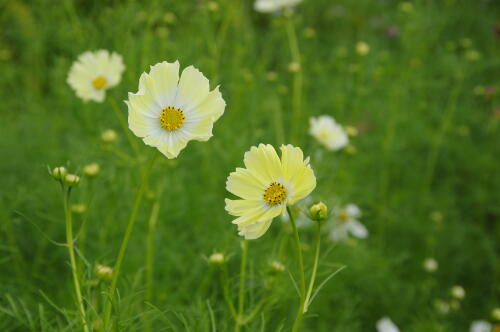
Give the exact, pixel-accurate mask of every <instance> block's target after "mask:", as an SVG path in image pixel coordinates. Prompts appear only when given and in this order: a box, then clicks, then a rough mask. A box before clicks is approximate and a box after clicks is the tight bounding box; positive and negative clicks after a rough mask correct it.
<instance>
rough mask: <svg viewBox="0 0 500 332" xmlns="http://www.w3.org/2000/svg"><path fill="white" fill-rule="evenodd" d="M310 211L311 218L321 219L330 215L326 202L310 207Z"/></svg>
mask: <svg viewBox="0 0 500 332" xmlns="http://www.w3.org/2000/svg"><path fill="white" fill-rule="evenodd" d="M309 213H310V214H311V219H313V220H317V221H321V220H324V219H326V217H327V216H328V207H327V206H326V204H325V203H323V202H319V203H317V204H314V205H312V206H311V207H310V208H309Z"/></svg>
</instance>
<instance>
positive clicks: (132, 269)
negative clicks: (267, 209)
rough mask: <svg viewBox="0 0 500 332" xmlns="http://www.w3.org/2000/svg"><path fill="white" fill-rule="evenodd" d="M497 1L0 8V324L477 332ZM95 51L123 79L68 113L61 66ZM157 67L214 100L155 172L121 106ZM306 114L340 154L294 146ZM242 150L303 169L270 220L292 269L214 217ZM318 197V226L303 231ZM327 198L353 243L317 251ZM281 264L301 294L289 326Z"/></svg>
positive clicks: (499, 81) (497, 91)
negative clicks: (202, 82)
mask: <svg viewBox="0 0 500 332" xmlns="http://www.w3.org/2000/svg"><path fill="white" fill-rule="evenodd" d="M499 5H500V4H499V3H498V2H495V1H488V0H481V1H459V0H442V1H431V0H416V1H412V2H397V1H389V0H385V1H369V0H338V1H333V0H304V1H302V2H301V3H300V4H298V5H297V6H295V7H294V8H293V9H291V10H284V11H283V10H278V11H276V12H273V13H261V12H257V11H256V10H254V2H253V0H214V1H207V0H195V1H173V0H170V1H159V0H153V1H134V0H128V1H116V0H110V1H86V0H85V1H84V0H61V1H50V0H33V1H29V0H2V1H0V73H1V74H0V116H1V118H0V119H1V120H0V171H1V172H0V174H2V176H0V331H5V332H11V331H12V332H14V331H15V332H25V331H26V332H28V331H33V332H35V331H37V332H39V331H42V332H48V331H57V332H62V331H84V332H90V331H96V332H97V331H120V332H128V331H141V332H143V331H144V332H151V331H154V332H156V331H192V332H196V331H202V332H204V331H207V332H216V331H217V332H224V331H235V332H257V331H262V332H264V331H266V332H278V331H283V332H285V331H292V329H293V331H303V332H307V331H310V332H313V331H314V332H330V331H334V332H366V331H378V332H393V331H395V330H380V329H379V330H377V327H376V325H377V322H378V321H379V320H380V319H381V318H383V317H388V318H390V319H391V320H392V322H393V323H394V324H395V325H396V326H397V327H398V328H399V330H400V331H402V332H447V331H450V332H461V331H469V329H470V327H471V324H472V322H474V321H478V320H482V321H486V322H488V323H489V324H490V329H489V330H487V329H485V330H474V331H473V330H470V331H471V332H481V331H482V332H487V331H491V332H498V331H499V330H500V312H499V311H500V309H499V308H500V224H499V222H500V202H499V199H500V175H499V171H500V168H499V167H500V128H499V127H500V125H499V122H500V57H499V55H500V21H499V17H500V6H499ZM100 49H104V50H108V51H109V52H116V53H117V54H119V55H121V56H122V58H123V63H124V65H125V70H124V71H123V74H122V76H121V80H120V81H119V83H118V84H117V85H116V86H115V87H112V88H109V89H108V90H106V96H105V99H104V100H103V102H95V101H92V100H91V101H87V102H84V101H83V100H82V99H81V98H79V97H78V96H77V95H76V94H75V91H74V90H73V89H72V88H71V87H70V85H69V84H68V83H67V78H68V73H69V72H70V69H71V67H72V64H73V63H74V62H75V61H77V60H78V57H79V56H80V55H81V54H82V53H84V52H86V51H97V50H100ZM176 60H178V61H179V63H180V70H181V71H182V70H183V69H184V68H186V67H188V66H190V65H193V66H194V67H196V68H198V69H199V70H200V71H201V72H202V73H203V74H204V75H205V76H206V77H207V78H208V80H209V81H210V89H214V88H216V87H217V86H220V88H219V89H220V91H221V94H222V98H223V99H224V101H225V103H226V107H225V110H224V114H223V115H222V116H221V117H220V119H218V120H217V121H216V122H215V123H214V125H213V137H211V138H210V139H209V140H208V141H206V142H199V141H190V142H189V143H188V144H187V146H186V147H185V148H184V149H183V150H182V151H181V152H180V153H179V155H178V157H177V158H172V159H168V158H167V157H166V156H164V155H163V154H162V153H160V152H159V151H158V149H156V148H154V147H151V146H148V145H146V144H144V142H143V141H142V139H141V138H139V137H137V136H135V135H134V134H133V133H132V131H130V129H128V125H127V123H126V122H127V114H128V108H127V105H126V104H125V102H124V101H126V100H127V99H128V98H129V97H128V93H129V92H132V93H136V92H137V91H138V86H139V78H140V76H141V74H142V73H143V72H149V71H150V66H152V65H154V64H156V63H159V62H162V61H168V62H174V61H176ZM321 115H329V116H331V117H333V118H334V119H335V121H336V122H337V123H339V124H340V125H341V126H342V127H343V128H344V129H345V130H346V131H347V133H348V134H349V143H348V144H347V145H345V146H343V147H342V148H340V149H337V150H329V149H327V148H326V147H325V146H324V145H322V144H321V143H320V142H319V141H318V140H316V139H315V138H314V137H313V136H312V135H310V133H309V130H310V118H311V117H318V116H321ZM109 130H112V131H114V132H115V133H116V139H114V140H113V139H112V138H113V137H111V138H110V137H109V135H110V134H109ZM106 131H107V133H108V136H106V134H104V137H103V133H105V132H106ZM111 136H112V135H111ZM260 143H264V144H271V145H273V146H274V147H275V148H276V150H277V151H278V155H280V152H279V147H280V146H281V145H282V144H292V145H294V146H297V147H300V148H301V149H302V150H303V151H304V156H305V157H307V156H309V157H310V165H311V167H312V169H313V170H314V174H315V177H316V182H317V184H316V188H315V189H314V190H313V191H312V193H311V194H310V196H309V198H307V199H303V200H302V201H301V202H299V203H298V204H296V205H295V206H293V207H291V209H290V211H291V212H292V216H294V217H295V218H294V220H296V221H297V222H299V221H301V220H302V221H303V222H304V219H306V221H305V222H304V223H305V225H299V226H300V227H299V228H298V234H299V235H300V240H299V241H300V242H299V243H300V246H299V247H300V252H301V253H302V254H303V262H304V268H303V270H301V268H300V264H299V263H298V258H297V253H298V251H297V242H296V238H295V235H296V234H297V233H296V232H295V231H294V225H295V223H292V222H291V221H290V220H289V219H290V218H289V217H287V216H288V214H287V213H285V215H284V216H281V217H280V216H278V217H276V218H274V220H273V222H272V224H271V226H270V228H269V230H268V231H267V232H265V233H264V234H263V235H262V236H261V237H259V238H258V239H252V240H244V238H243V237H242V236H239V235H238V230H237V226H236V225H234V224H232V223H231V222H232V221H233V219H235V218H236V217H234V216H231V215H229V214H228V212H227V211H226V210H225V198H231V199H236V198H237V197H236V196H235V195H233V194H232V193H230V192H228V190H226V181H227V178H228V176H229V174H230V173H231V172H233V171H235V169H236V168H238V167H245V165H244V162H243V158H244V154H245V152H247V151H249V150H250V148H251V147H252V146H258V145H259V144H260ZM151 156H154V157H155V158H156V162H155V163H154V165H153V166H152V168H151V170H150V174H149V177H148V176H147V173H148V171H147V166H146V165H147V164H148V160H150V158H151ZM91 163H97V164H98V165H99V171H98V172H96V173H97V174H95V176H89V174H88V168H87V171H85V166H86V165H88V164H91ZM58 166H64V167H65V168H66V169H67V171H68V172H70V173H72V174H76V175H78V176H79V177H80V182H79V184H78V185H75V186H73V187H71V189H69V187H68V185H67V184H64V185H61V183H64V181H62V182H61V183H58V181H57V180H55V179H54V177H53V174H52V170H53V169H54V168H55V167H58ZM61 188H63V190H61ZM68 191H70V194H68ZM141 194H142V196H141ZM64 198H67V199H68V201H66V202H64ZM320 201H322V202H324V203H325V204H326V205H327V206H328V216H327V218H326V219H325V220H322V221H320V222H318V221H309V222H307V215H308V214H309V207H310V205H311V204H313V203H317V202H320ZM64 203H67V204H66V207H65V205H64ZM348 204H355V205H357V206H358V207H359V209H360V210H361V216H359V217H358V218H357V220H358V221H359V222H360V223H362V225H364V227H365V228H366V230H367V232H368V234H367V236H366V237H362V238H359V237H356V236H353V234H349V235H348V236H347V237H344V238H342V239H341V240H339V241H333V240H332V232H334V231H335V230H336V229H337V227H341V226H342V222H341V221H339V220H340V219H341V218H340V217H339V215H340V212H339V211H343V210H342V209H343V208H344V207H345V206H346V205H348ZM134 214H135V215H134ZM339 218H340V219H339ZM131 221H132V224H133V225H132V226H133V228H131V227H128V226H130V223H131ZM317 223H319V225H320V226H321V232H320V233H319V239H320V241H319V243H320V244H321V247H320V251H319V254H318V256H317V257H318V264H317V269H314V268H313V265H314V261H315V257H316V249H317V243H318V241H317V239H318V237H317V236H318V233H317V231H316V226H315V224H317ZM68 224H71V226H72V233H73V234H71V236H70V237H69V238H68V232H67V231H68ZM318 227H319V226H318ZM127 230H129V231H130V233H129V235H130V238H129V241H128V243H126V247H125V248H124V247H123V238H124V235H125V234H126V232H127ZM71 238H72V239H73V240H72V241H70V240H68V239H71ZM70 244H71V245H70ZM72 247H73V248H72ZM120 248H122V253H123V257H122V258H123V261H122V264H121V267H118V269H117V260H118V256H119V252H120ZM68 249H69V250H68ZM71 249H73V254H74V261H72V260H71V259H70V256H69V254H68V253H69V251H71ZM245 252H246V254H245ZM214 253H220V254H222V256H220V255H216V256H212V254H214ZM429 259H430V260H429ZM117 270H119V271H117ZM302 271H303V272H304V276H305V279H306V280H305V282H306V288H307V286H309V282H310V280H311V278H313V275H315V283H314V285H313V286H312V292H311V295H313V301H312V302H311V303H310V306H309V308H308V310H307V312H305V313H304V315H303V317H302V318H301V322H300V324H299V325H297V323H296V324H295V325H294V322H296V317H297V314H298V308H299V306H300V304H301V302H302V301H303V294H302V293H301V290H300V284H301V283H300V276H301V273H302ZM72 272H74V273H72ZM117 272H119V274H116V273H117ZM115 275H116V280H115V281H116V288H114V287H112V282H113V279H114V277H115ZM74 278H76V280H77V281H78V286H79V287H78V288H79V290H80V292H81V296H78V295H77V293H76V288H75V279H74ZM457 286H458V287H457ZM301 294H302V295H301ZM495 309H496V311H495ZM82 311H83V317H82Z"/></svg>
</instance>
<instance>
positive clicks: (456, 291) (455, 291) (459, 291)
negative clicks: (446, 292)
mask: <svg viewBox="0 0 500 332" xmlns="http://www.w3.org/2000/svg"><path fill="white" fill-rule="evenodd" d="M451 295H452V296H453V297H454V298H456V299H458V300H463V299H464V298H465V289H464V288H463V287H462V286H458V285H455V286H453V287H452V288H451Z"/></svg>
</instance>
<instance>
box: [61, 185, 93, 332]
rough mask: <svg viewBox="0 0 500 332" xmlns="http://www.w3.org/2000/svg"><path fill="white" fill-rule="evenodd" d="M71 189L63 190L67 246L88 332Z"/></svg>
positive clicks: (77, 294)
mask: <svg viewBox="0 0 500 332" xmlns="http://www.w3.org/2000/svg"><path fill="white" fill-rule="evenodd" d="M70 193H71V188H67V189H66V190H64V188H63V204H64V217H65V221H66V245H67V247H68V253H69V260H70V264H71V274H72V275H73V283H74V286H75V293H76V300H77V302H78V311H79V314H80V320H81V321H82V325H83V331H84V332H88V331H89V327H88V325H87V320H86V318H85V307H84V305H83V298H82V292H81V289H80V281H79V279H78V270H77V266H76V259H75V247H74V240H73V220H72V215H71V209H70V206H69V198H70Z"/></svg>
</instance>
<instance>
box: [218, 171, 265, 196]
mask: <svg viewBox="0 0 500 332" xmlns="http://www.w3.org/2000/svg"><path fill="white" fill-rule="evenodd" d="M226 189H227V190H228V191H229V192H231V193H232V194H234V195H236V196H239V197H241V198H244V199H250V200H259V199H262V197H263V195H264V190H265V189H266V185H265V184H264V183H262V182H261V181H260V180H259V179H258V178H257V177H255V176H254V174H253V173H252V172H250V171H249V170H247V169H245V168H237V169H236V171H235V172H232V173H231V174H229V177H228V178H227V181H226Z"/></svg>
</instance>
